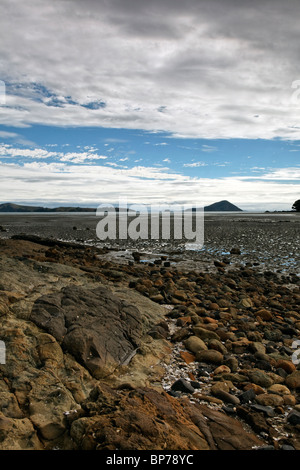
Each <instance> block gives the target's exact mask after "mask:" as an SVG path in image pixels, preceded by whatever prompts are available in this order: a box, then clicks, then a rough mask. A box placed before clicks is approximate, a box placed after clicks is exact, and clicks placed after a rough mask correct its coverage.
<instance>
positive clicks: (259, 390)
mask: <svg viewBox="0 0 300 470" xmlns="http://www.w3.org/2000/svg"><path fill="white" fill-rule="evenodd" d="M251 388H252V389H253V390H254V392H255V395H261V394H262V393H266V392H265V390H264V389H263V388H262V387H260V386H259V385H256V384H252V383H251V384H248V385H246V386H245V387H244V390H245V391H247V390H250V389H251Z"/></svg>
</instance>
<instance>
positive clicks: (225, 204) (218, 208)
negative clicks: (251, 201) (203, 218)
mask: <svg viewBox="0 0 300 470" xmlns="http://www.w3.org/2000/svg"><path fill="white" fill-rule="evenodd" d="M204 210H205V211H206V212H233V211H234V212H243V210H242V209H240V208H239V207H237V206H235V205H234V204H231V202H229V201H219V202H215V203H214V204H211V205H210V206H204Z"/></svg>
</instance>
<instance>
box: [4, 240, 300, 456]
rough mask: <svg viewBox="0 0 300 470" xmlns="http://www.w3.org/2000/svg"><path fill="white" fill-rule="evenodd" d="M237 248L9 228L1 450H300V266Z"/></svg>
mask: <svg viewBox="0 0 300 470" xmlns="http://www.w3.org/2000/svg"><path fill="white" fill-rule="evenodd" d="M237 257H239V253H238V251H236V252H234V251H233V252H232V253H230V252H229V253H228V254H226V256H221V254H220V255H219V256H218V257H214V259H213V260H212V261H210V263H209V266H208V265H206V269H201V268H202V267H201V266H197V265H194V267H193V265H191V264H189V263H180V262H179V261H178V262H176V259H174V254H171V253H170V254H169V255H167V254H166V255H162V256H155V257H154V258H153V259H147V260H145V256H144V253H138V252H128V253H127V252H126V256H125V254H124V253H123V256H120V252H119V253H117V254H116V253H115V252H113V251H112V250H111V249H109V248H97V247H95V246H85V245H82V244H77V243H68V242H63V241H58V240H55V239H49V238H48V239H47V238H39V237H36V236H27V237H26V236H22V235H19V236H14V237H11V238H8V237H6V238H2V239H0V317H1V336H0V340H1V341H2V342H3V343H4V344H5V363H3V364H0V404H1V411H0V449H1V450H15V449H18V450H23V449H24V450H43V449H46V450H54V449H66V450H193V451H196V450H256V449H272V450H294V449H295V450H300V394H299V391H300V366H299V364H298V363H299V359H300V354H299V356H298V354H297V350H298V349H299V348H300V344H299V343H297V341H299V342H300V312H299V300H300V289H299V277H298V276H297V275H296V274H295V273H293V272H285V271H283V272H282V271H281V272H276V270H269V269H265V270H263V269H259V267H258V266H255V265H254V264H253V263H249V262H243V259H242V258H238V259H237ZM207 267H208V269H207ZM2 362H3V361H2Z"/></svg>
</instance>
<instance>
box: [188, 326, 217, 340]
mask: <svg viewBox="0 0 300 470" xmlns="http://www.w3.org/2000/svg"><path fill="white" fill-rule="evenodd" d="M193 332H194V335H196V336H198V338H201V339H202V340H205V339H220V338H219V336H218V335H217V333H215V332H214V331H210V330H207V329H206V328H201V327H199V326H195V327H194V328H193Z"/></svg>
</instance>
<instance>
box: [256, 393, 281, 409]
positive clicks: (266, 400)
mask: <svg viewBox="0 0 300 470" xmlns="http://www.w3.org/2000/svg"><path fill="white" fill-rule="evenodd" d="M256 401H257V403H259V404H260V405H264V406H280V405H283V403H284V400H283V398H282V397H281V396H280V395H275V394H273V393H271V394H269V393H262V394H261V395H258V396H257V397H256Z"/></svg>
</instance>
